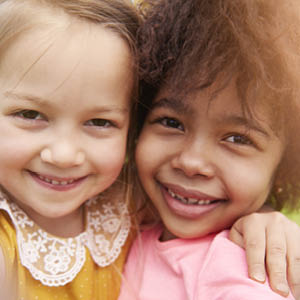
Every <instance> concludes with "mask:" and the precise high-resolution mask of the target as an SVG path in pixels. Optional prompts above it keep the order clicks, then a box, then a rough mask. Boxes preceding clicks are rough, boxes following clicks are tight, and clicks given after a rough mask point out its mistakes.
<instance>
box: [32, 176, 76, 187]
mask: <svg viewBox="0 0 300 300" xmlns="http://www.w3.org/2000/svg"><path fill="white" fill-rule="evenodd" d="M38 177H39V178H40V179H41V180H43V181H46V182H48V183H51V184H54V185H67V184H71V183H73V182H74V181H75V179H70V180H63V181H59V180H53V179H50V178H48V177H44V176H42V175H38Z"/></svg>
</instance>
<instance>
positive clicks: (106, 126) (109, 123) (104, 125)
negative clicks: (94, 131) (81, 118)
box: [84, 118, 117, 128]
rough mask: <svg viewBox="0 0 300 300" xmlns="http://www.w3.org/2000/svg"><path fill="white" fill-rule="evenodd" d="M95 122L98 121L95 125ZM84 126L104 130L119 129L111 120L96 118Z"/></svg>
mask: <svg viewBox="0 0 300 300" xmlns="http://www.w3.org/2000/svg"><path fill="white" fill-rule="evenodd" d="M95 121H96V123H93V122H95ZM99 121H100V124H99ZM91 123H92V124H91ZM97 123H98V124H97ZM103 123H104V124H103ZM84 125H86V126H94V127H104V128H109V127H117V126H116V124H115V123H113V122H111V121H109V120H106V119H96V118H95V119H90V120H88V121H86V122H85V123H84Z"/></svg>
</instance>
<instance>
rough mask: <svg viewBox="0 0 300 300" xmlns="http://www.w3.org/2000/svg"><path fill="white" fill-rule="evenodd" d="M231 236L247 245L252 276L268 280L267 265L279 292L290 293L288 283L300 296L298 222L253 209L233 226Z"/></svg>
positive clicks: (270, 277)
mask: <svg viewBox="0 0 300 300" xmlns="http://www.w3.org/2000/svg"><path fill="white" fill-rule="evenodd" d="M230 239H231V240H232V241H233V242H235V243H236V244H238V245H239V246H241V247H243V248H245V250H246V254H247V263H248V268H249V271H248V272H249V277H250V278H252V279H254V280H256V281H260V282H263V281H265V276H266V274H265V266H266V269H267V272H268V276H269V281H270V285H271V288H272V289H273V290H274V291H275V292H276V293H278V294H281V295H284V296H287V295H288V292H289V287H288V284H289V285H290V288H291V290H292V293H293V295H294V296H295V298H296V299H297V300H299V299H300V227H299V226H298V225H297V224H296V223H294V222H292V221H290V220H289V219H288V218H287V217H285V216H284V215H283V214H281V213H279V212H274V211H272V212H264V213H263V212H261V213H253V214H251V215H248V216H245V217H242V218H240V219H239V220H238V221H237V222H236V223H235V224H234V225H233V226H232V228H231V231H230ZM265 263H266V264H265Z"/></svg>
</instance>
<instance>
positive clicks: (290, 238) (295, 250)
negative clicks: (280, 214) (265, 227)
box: [285, 223, 300, 300]
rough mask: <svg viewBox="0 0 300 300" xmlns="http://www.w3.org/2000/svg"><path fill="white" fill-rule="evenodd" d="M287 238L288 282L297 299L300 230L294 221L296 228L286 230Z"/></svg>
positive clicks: (299, 274)
mask: <svg viewBox="0 0 300 300" xmlns="http://www.w3.org/2000/svg"><path fill="white" fill-rule="evenodd" d="M285 234H286V237H287V238H286V239H287V263H288V282H289V285H290V287H291V290H292V293H293V295H294V297H295V299H296V300H300V253H299V245H300V232H299V226H298V225H297V224H295V223H294V230H292V229H291V228H289V229H288V230H286V231H285Z"/></svg>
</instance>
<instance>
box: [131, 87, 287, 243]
mask: <svg viewBox="0 0 300 300" xmlns="http://www.w3.org/2000/svg"><path fill="white" fill-rule="evenodd" d="M193 96H194V97H193V99H188V100H186V99H184V100H183V99H176V98H171V97H169V95H168V92H167V91H164V90H163V91H161V93H160V94H159V95H158V97H157V98H156V99H155V101H154V105H153V108H152V110H151V111H150V112H149V115H148V116H147V119H146V121H145V124H144V127H143V130H142V132H141V135H140V137H139V141H138V145H137V151H136V162H137V167H138V173H139V176H140V179H141V183H142V185H143V187H144V189H145V191H146V193H147V194H148V196H149V197H150V199H151V201H152V202H153V204H154V205H155V207H156V209H157V210H158V212H159V214H160V216H161V218H162V221H163V222H164V224H165V227H166V230H165V232H164V233H163V236H162V239H163V240H167V239H170V238H174V236H177V237H181V238H193V237H201V236H204V235H207V234H209V233H212V232H216V231H219V230H222V229H225V228H227V227H229V226H230V225H231V224H232V223H233V222H234V221H235V220H236V219H237V218H238V217H240V216H241V215H245V214H248V213H250V212H253V211H256V210H257V209H258V208H259V207H261V206H262V204H263V203H264V202H265V200H266V198H267V196H268V194H269V191H270V189H271V187H272V181H273V175H274V172H275V170H276V168H277V166H278V164H279V162H280V160H281V157H282V154H283V151H284V147H285V146H284V145H285V142H284V138H283V136H282V134H281V133H277V135H276V134H275V133H274V132H273V131H272V129H271V128H270V124H271V121H270V118H269V116H268V113H266V110H265V109H264V107H263V106H262V105H258V104H257V105H255V107H254V108H253V112H254V114H255V118H254V119H248V118H247V117H245V116H244V115H243V113H242V109H241V106H240V103H239V99H238V96H237V92H236V88H235V84H234V83H231V84H230V85H229V86H228V87H227V88H226V89H224V90H223V91H222V92H220V93H219V94H218V96H217V97H216V98H214V99H213V100H212V101H211V102H210V100H209V99H210V96H211V94H210V92H209V91H205V92H197V93H196V94H194V95H193ZM190 98H191V97H190Z"/></svg>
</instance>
